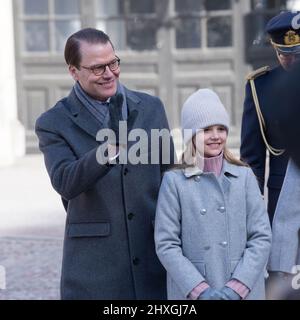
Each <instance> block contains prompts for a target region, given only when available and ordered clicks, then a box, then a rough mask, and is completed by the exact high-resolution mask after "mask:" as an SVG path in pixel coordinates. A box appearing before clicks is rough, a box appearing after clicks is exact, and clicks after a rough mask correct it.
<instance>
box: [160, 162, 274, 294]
mask: <svg viewBox="0 0 300 320" xmlns="http://www.w3.org/2000/svg"><path fill="white" fill-rule="evenodd" d="M155 242H156V251H157V254H158V257H159V259H160V261H161V262H162V264H163V265H164V267H165V268H166V270H167V289H168V299H187V298H188V295H189V293H190V292H191V291H192V289H193V288H194V287H196V286H197V285H198V284H199V283H200V282H202V281H204V280H205V281H207V282H208V284H209V285H210V286H211V287H213V288H216V289H221V288H222V287H223V286H224V285H225V284H226V283H227V282H228V281H229V280H230V279H232V278H235V279H237V280H239V281H241V282H242V283H244V284H245V285H246V286H247V287H248V288H249V289H250V290H251V291H250V293H249V295H248V299H264V298H265V289H264V270H265V266H266V263H267V260H268V257H269V252H270V245H271V230H270V223H269V220H268V215H267V211H266V208H265V204H264V201H263V199H262V197H261V195H260V191H259V188H258V184H257V181H256V179H255V177H254V175H253V173H252V171H251V169H250V168H246V167H239V166H235V165H232V164H229V163H228V162H227V161H225V160H224V165H223V169H222V173H221V176H220V177H219V178H217V177H216V176H215V175H214V174H213V173H201V171H199V170H197V169H196V170H195V169H192V168H188V169H184V170H174V171H169V172H167V173H166V174H165V176H164V178H163V182H162V186H161V189H160V193H159V199H158V204H157V210H156V220H155Z"/></svg>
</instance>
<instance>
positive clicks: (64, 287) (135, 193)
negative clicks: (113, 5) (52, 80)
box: [36, 28, 174, 299]
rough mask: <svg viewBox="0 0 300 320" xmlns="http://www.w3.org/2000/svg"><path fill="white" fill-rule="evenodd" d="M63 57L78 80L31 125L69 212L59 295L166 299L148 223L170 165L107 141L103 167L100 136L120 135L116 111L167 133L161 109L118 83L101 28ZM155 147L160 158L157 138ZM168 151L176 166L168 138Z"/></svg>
mask: <svg viewBox="0 0 300 320" xmlns="http://www.w3.org/2000/svg"><path fill="white" fill-rule="evenodd" d="M65 60H66V63H67V64H68V66H69V72H70V74H71V75H72V77H73V79H74V80H75V81H76V83H75V85H74V87H73V89H72V91H71V93H70V94H69V96H68V97H66V98H64V99H62V100H60V101H58V103H57V104H56V105H55V106H54V107H53V108H51V109H50V110H48V111H47V112H45V113H44V114H42V115H41V116H40V117H39V119H38V120H37V122H36V133H37V136H38V138H39V145H40V150H41V151H42V152H43V154H44V158H45V164H46V167H47V171H48V174H49V176H50V179H51V183H52V185H53V187H54V189H55V190H56V191H57V192H58V193H59V194H60V195H61V197H62V199H63V202H64V205H65V208H66V211H67V217H66V229H65V238H64V249H63V265H62V277H61V297H62V299H164V298H166V282H165V271H164V269H163V267H162V266H161V264H160V262H159V260H158V258H157V257H156V254H155V248H154V239H153V232H154V230H153V222H154V216H155V208H156V202H157V197H158V191H159V186H160V183H161V178H162V174H163V172H164V171H165V170H166V169H167V168H168V164H167V163H166V164H162V161H161V160H160V161H159V162H158V164H141V163H138V164H131V163H130V162H128V164H122V163H121V162H120V161H118V156H119V155H120V149H119V148H118V144H117V143H116V144H115V145H111V144H110V145H108V149H109V157H108V160H107V163H105V164H100V163H99V161H97V158H98V160H99V157H97V156H98V153H97V151H98V152H99V148H98V147H99V145H100V143H99V142H98V141H97V140H96V136H97V133H99V130H101V129H103V128H107V127H110V128H112V127H113V129H114V131H116V129H115V127H116V118H115V115H117V116H118V115H119V116H120V119H119V120H121V119H122V120H125V121H126V120H127V122H128V123H129V122H130V127H131V128H130V129H136V128H142V129H144V130H145V131H146V133H147V135H148V137H149V135H150V130H151V129H168V123H167V119H166V114H165V111H164V108H163V105H162V103H161V101H160V100H159V99H158V98H156V97H153V96H150V95H147V94H144V93H139V92H134V91H131V90H128V89H127V88H125V87H124V86H123V85H122V84H121V83H120V82H119V81H118V78H119V74H120V66H119V65H120V59H119V58H118V57H117V56H116V54H115V50H114V47H113V45H112V43H111V41H110V39H109V37H108V36H107V35H106V34H105V33H103V32H102V31H99V30H96V29H91V28H88V29H83V30H80V31H78V32H77V33H75V34H73V35H72V36H71V37H70V38H69V39H68V41H67V43H66V47H65ZM116 94H117V96H118V97H120V96H121V99H119V98H118V99H115V96H116ZM112 97H113V98H112ZM113 101H114V103H113ZM112 108H113V109H114V112H112V110H113V109H112ZM132 115H134V116H132ZM117 120H118V119H117ZM128 126H129V125H128ZM115 133H116V134H117V135H118V132H115ZM117 142H118V140H117ZM132 144H133V143H130V142H129V143H128V149H129V147H130V146H131V145H132ZM149 144H150V143H149ZM159 148H160V150H159V152H160V153H159V154H160V155H161V154H162V144H161V143H160V144H159ZM170 149H171V150H170V155H171V159H170V163H173V162H174V160H173V155H174V150H173V144H172V141H171V143H170ZM146 153H147V156H149V155H150V151H148V149H146ZM160 159H161V158H160Z"/></svg>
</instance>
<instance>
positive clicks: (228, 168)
mask: <svg viewBox="0 0 300 320" xmlns="http://www.w3.org/2000/svg"><path fill="white" fill-rule="evenodd" d="M238 176H239V173H238V168H237V167H236V166H234V165H232V164H230V163H229V162H227V161H226V160H225V159H224V162H223V169H222V175H221V177H222V179H221V187H222V189H223V192H224V194H226V195H227V194H229V191H230V185H231V179H232V177H233V178H236V177H238Z"/></svg>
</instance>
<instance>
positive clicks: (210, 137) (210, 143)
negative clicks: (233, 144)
mask: <svg viewBox="0 0 300 320" xmlns="http://www.w3.org/2000/svg"><path fill="white" fill-rule="evenodd" d="M226 140H227V130H226V128H225V127H224V126H221V125H215V126H211V127H207V128H205V129H204V130H203V131H202V130H201V131H200V132H198V134H197V136H196V141H195V147H196V149H197V151H198V152H200V153H201V154H203V152H204V157H205V158H211V157H216V156H218V155H219V154H220V153H221V152H222V151H223V150H224V148H225V144H226ZM200 144H201V145H202V144H203V146H202V148H201V145H200Z"/></svg>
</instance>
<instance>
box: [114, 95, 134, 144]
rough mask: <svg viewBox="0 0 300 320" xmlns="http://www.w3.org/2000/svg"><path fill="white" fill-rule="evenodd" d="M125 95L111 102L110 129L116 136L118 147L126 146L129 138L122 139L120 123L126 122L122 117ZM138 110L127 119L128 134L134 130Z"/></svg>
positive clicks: (118, 96) (116, 97)
mask: <svg viewBox="0 0 300 320" xmlns="http://www.w3.org/2000/svg"><path fill="white" fill-rule="evenodd" d="M122 106H123V95H122V94H121V93H118V94H116V95H115V96H113V97H111V99H110V102H109V118H110V119H109V127H110V129H111V130H113V132H114V133H115V135H116V145H117V146H118V145H119V144H126V142H127V136H126V137H120V132H119V122H120V121H125V120H124V119H123V115H122ZM137 115H138V112H137V110H133V111H132V112H130V113H129V115H128V118H127V134H128V132H129V131H130V130H131V129H132V128H133V125H134V123H135V120H136V118H137Z"/></svg>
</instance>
